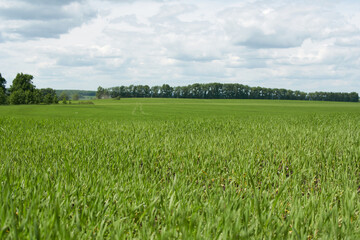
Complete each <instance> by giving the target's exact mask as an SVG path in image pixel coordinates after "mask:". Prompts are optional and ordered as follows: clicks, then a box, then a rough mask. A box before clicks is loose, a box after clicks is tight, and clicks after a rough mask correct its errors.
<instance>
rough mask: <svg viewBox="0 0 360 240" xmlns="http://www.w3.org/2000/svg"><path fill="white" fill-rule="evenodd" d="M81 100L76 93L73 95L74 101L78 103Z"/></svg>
mask: <svg viewBox="0 0 360 240" xmlns="http://www.w3.org/2000/svg"><path fill="white" fill-rule="evenodd" d="M79 98H80V96H79V94H78V93H75V94H74V95H72V100H73V101H78V100H79Z"/></svg>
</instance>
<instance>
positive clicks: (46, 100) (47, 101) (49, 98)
mask: <svg viewBox="0 0 360 240" xmlns="http://www.w3.org/2000/svg"><path fill="white" fill-rule="evenodd" d="M53 99H54V98H53V97H52V96H51V94H46V95H45V96H44V103H45V104H51V103H52V102H53Z"/></svg>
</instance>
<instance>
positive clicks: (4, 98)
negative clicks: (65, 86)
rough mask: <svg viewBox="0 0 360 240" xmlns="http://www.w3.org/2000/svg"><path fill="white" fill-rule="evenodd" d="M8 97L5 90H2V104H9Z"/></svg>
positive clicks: (0, 99)
mask: <svg viewBox="0 0 360 240" xmlns="http://www.w3.org/2000/svg"><path fill="white" fill-rule="evenodd" d="M7 98H8V97H7V96H6V94H5V92H3V91H1V90H0V105H5V104H7V103H8V101H7Z"/></svg>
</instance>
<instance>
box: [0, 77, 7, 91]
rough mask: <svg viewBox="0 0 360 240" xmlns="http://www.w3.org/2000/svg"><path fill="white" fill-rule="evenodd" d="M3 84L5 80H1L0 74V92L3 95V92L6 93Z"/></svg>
mask: <svg viewBox="0 0 360 240" xmlns="http://www.w3.org/2000/svg"><path fill="white" fill-rule="evenodd" d="M5 84H6V80H5V78H3V77H2V76H1V73H0V91H1V92H3V93H5V91H6V88H5Z"/></svg>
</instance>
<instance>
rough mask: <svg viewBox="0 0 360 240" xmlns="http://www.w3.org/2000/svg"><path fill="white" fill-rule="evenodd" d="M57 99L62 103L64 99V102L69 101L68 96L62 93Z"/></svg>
mask: <svg viewBox="0 0 360 240" xmlns="http://www.w3.org/2000/svg"><path fill="white" fill-rule="evenodd" d="M59 99H60V100H61V101H64V99H65V101H67V100H68V99H69V96H68V95H67V94H66V92H62V93H61V94H60V97H59Z"/></svg>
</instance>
